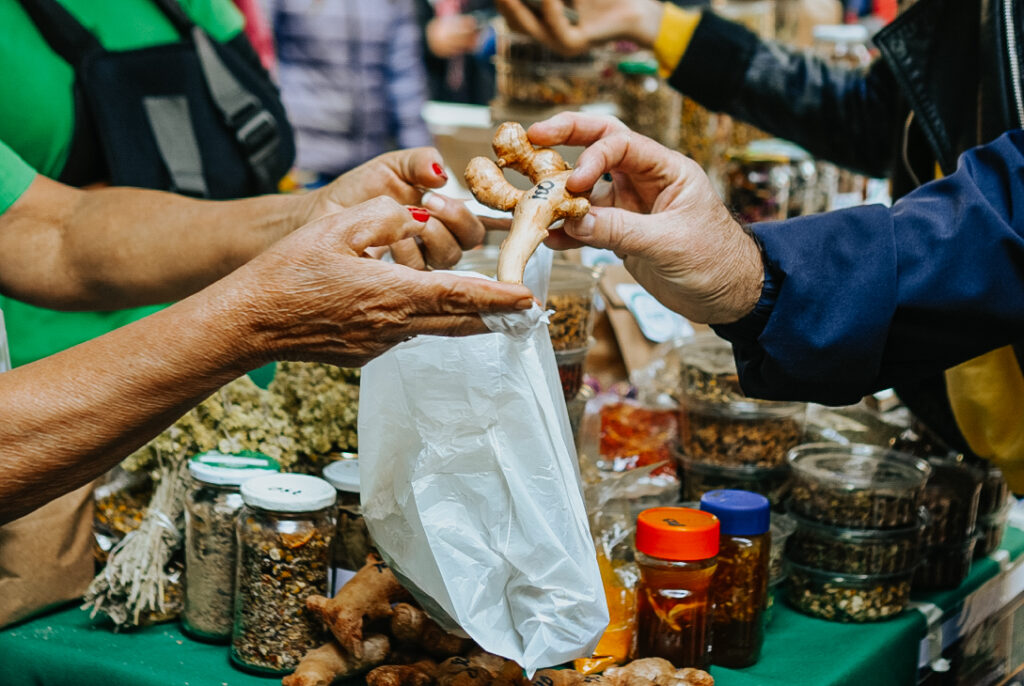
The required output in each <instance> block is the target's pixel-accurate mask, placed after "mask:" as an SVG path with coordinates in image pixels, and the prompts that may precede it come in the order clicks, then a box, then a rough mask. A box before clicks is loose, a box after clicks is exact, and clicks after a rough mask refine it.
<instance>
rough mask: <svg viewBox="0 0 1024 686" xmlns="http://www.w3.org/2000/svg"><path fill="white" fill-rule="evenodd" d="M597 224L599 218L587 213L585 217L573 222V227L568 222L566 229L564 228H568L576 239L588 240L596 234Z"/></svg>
mask: <svg viewBox="0 0 1024 686" xmlns="http://www.w3.org/2000/svg"><path fill="white" fill-rule="evenodd" d="M596 224H597V217H595V216H594V215H593V214H591V213H590V212H587V213H586V214H585V215H583V216H582V217H580V218H579V219H577V220H576V221H574V222H572V224H571V225H570V224H569V222H566V227H563V228H568V231H569V234H571V235H572V236H574V237H576V238H586V237H588V236H590V235H591V234H593V233H594V226H595V225H596Z"/></svg>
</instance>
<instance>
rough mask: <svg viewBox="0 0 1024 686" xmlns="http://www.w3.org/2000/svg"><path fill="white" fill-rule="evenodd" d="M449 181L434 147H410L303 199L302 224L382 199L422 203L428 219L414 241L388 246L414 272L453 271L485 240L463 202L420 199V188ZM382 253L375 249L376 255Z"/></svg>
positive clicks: (379, 158) (439, 197)
mask: <svg viewBox="0 0 1024 686" xmlns="http://www.w3.org/2000/svg"><path fill="white" fill-rule="evenodd" d="M447 180H448V176H447V175H446V174H445V172H444V161H443V160H442V158H441V154H440V153H439V152H438V151H437V150H435V149H434V148H411V149H409V150H397V151H395V152H389V153H385V154H383V155H378V156H377V157H375V158H373V159H372V160H370V161H369V162H366V163H364V164H361V165H360V166H358V167H356V168H355V169H353V170H351V171H349V172H346V173H345V174H342V175H341V176H339V177H338V178H337V179H335V180H334V181H332V182H331V183H329V184H328V185H326V186H324V187H323V188H320V189H317V190H316V191H314V192H313V193H310V194H308V195H307V196H303V202H304V203H305V208H304V209H305V211H304V214H303V221H302V223H303V224H307V223H309V222H311V221H313V220H315V219H316V218H318V217H321V216H323V215H325V214H331V213H334V212H338V211H339V210H342V209H344V208H346V207H352V206H353V205H358V204H359V203H361V202H364V201H366V200H369V199H370V198H376V197H377V196H381V195H385V196H388V197H390V198H393V199H394V200H396V201H398V202H399V203H401V204H403V205H420V204H421V203H422V204H423V205H424V206H425V207H426V208H427V209H428V210H429V211H430V214H431V218H430V221H428V222H427V226H426V227H425V229H424V230H423V231H422V232H420V233H419V235H418V240H414V239H412V238H409V239H406V240H403V241H400V242H398V243H396V244H395V245H392V246H390V248H391V255H392V257H394V258H395V261H396V262H398V263H399V264H404V265H406V266H409V267H413V268H414V269H425V268H426V267H427V266H430V267H434V268H437V269H446V268H448V267H451V266H452V265H454V264H455V263H456V262H458V261H459V259H460V258H461V257H462V251H463V250H466V249H469V248H475V247H476V246H478V245H480V244H481V243H482V242H483V240H484V234H485V230H484V226H483V224H481V223H480V220H479V219H477V217H476V216H475V215H473V213H472V212H470V211H469V210H468V209H467V208H466V205H465V203H462V202H459V201H458V200H453V199H451V198H447V197H445V196H443V195H439V194H437V193H430V194H428V195H427V196H424V195H423V189H424V188H440V187H441V186H443V185H444V184H445V182H446V181H447ZM383 252H385V251H384V250H379V251H377V253H375V256H376V255H377V254H379V253H383Z"/></svg>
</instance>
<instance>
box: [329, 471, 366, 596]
mask: <svg viewBox="0 0 1024 686" xmlns="http://www.w3.org/2000/svg"><path fill="white" fill-rule="evenodd" d="M323 476H324V481H326V482H327V483H329V484H330V485H332V486H334V490H336V491H337V492H338V511H337V517H338V526H337V528H336V529H335V533H334V541H333V542H332V543H331V570H330V581H329V583H328V589H329V591H330V594H331V595H332V596H333V595H334V594H336V593H337V592H338V591H339V590H340V589H341V587H342V586H344V585H345V582H347V581H348V580H349V579H351V578H352V577H353V576H355V575H356V572H357V571H358V570H359V568H360V567H362V566H363V564H364V563H365V562H366V556H367V555H369V554H370V553H376V552H377V548H376V547H375V546H374V543H373V539H372V538H371V537H370V532H369V530H368V529H367V528H366V520H364V519H363V509H362V506H361V505H360V503H359V457H358V456H357V455H355V454H354V453H343V457H342V459H340V460H337V461H336V462H332V463H331V464H329V465H327V466H326V467H324V471H323Z"/></svg>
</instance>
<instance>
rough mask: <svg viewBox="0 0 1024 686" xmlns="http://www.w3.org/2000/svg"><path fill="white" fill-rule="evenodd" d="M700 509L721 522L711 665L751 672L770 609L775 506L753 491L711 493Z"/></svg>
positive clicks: (702, 501)
mask: <svg viewBox="0 0 1024 686" xmlns="http://www.w3.org/2000/svg"><path fill="white" fill-rule="evenodd" d="M700 509H701V510H703V511H704V512H710V513H711V514H713V515H715V516H716V517H718V520H719V522H720V523H721V524H720V526H721V529H720V531H721V537H720V539H719V549H718V568H717V569H716V570H715V578H714V581H713V582H712V585H711V595H712V599H713V603H714V607H715V612H714V615H713V620H712V629H711V633H712V636H713V637H714V640H713V641H712V646H711V662H712V663H713V664H716V665H719V666H720V667H730V668H733V669H738V668H741V667H749V666H750V665H752V664H754V663H756V662H757V660H758V658H760V656H761V646H762V645H763V643H764V612H765V610H766V609H767V606H768V578H769V561H770V557H771V533H770V531H771V505H770V503H769V502H768V499H767V498H765V497H764V496H763V495H758V494H757V493H750V492H749V491H733V490H720V491H710V492H708V493H705V494H704V497H702V498H701V499H700Z"/></svg>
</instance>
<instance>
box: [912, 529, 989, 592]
mask: <svg viewBox="0 0 1024 686" xmlns="http://www.w3.org/2000/svg"><path fill="white" fill-rule="evenodd" d="M977 542H978V539H977V537H976V536H971V537H970V538H969V539H967V540H966V541H960V542H958V543H951V544H946V545H933V546H928V547H927V548H925V549H924V552H923V553H922V555H921V565H920V566H919V567H918V568H917V571H916V573H915V574H914V590H915V591H948V590H950V589H954V588H956V587H958V586H959V585H960V584H961V583H963V581H964V579H966V578H967V575H968V574H970V573H971V563H972V562H973V561H974V548H975V546H976V545H977Z"/></svg>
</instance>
